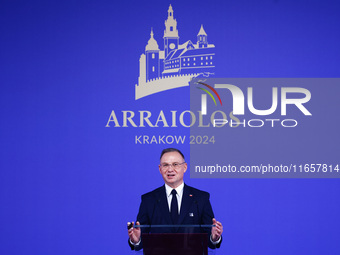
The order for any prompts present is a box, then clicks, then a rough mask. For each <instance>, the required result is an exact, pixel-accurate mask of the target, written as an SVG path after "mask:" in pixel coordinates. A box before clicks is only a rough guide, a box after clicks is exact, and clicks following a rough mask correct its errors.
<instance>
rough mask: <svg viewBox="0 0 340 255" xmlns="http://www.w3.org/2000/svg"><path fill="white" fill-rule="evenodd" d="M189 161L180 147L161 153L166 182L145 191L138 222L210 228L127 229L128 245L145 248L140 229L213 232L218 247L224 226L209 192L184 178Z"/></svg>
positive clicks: (211, 240) (213, 244) (149, 230)
mask: <svg viewBox="0 0 340 255" xmlns="http://www.w3.org/2000/svg"><path fill="white" fill-rule="evenodd" d="M187 167H188V166H187V163H186V162H185V159H184V155H183V154H182V152H181V151H179V150H178V149H174V148H168V149H164V150H163V151H162V153H161V158H160V164H159V171H160V173H161V175H162V176H163V179H164V182H165V185H163V186H162V187H160V188H158V189H155V190H153V191H151V192H149V193H146V194H144V195H142V202H141V205H140V207H139V213H138V216H137V222H136V225H140V224H142V225H190V224H191V225H197V224H198V225H209V224H213V225H215V226H214V227H212V228H211V229H210V228H201V229H200V228H171V227H168V228H146V229H143V230H142V231H141V228H138V227H134V222H132V227H131V228H130V229H129V230H128V234H129V245H130V247H131V249H132V250H140V249H142V248H143V244H142V240H141V232H145V233H183V232H190V233H197V232H208V233H209V234H210V237H209V241H208V246H209V247H210V248H211V249H215V248H219V247H220V245H221V241H222V232H223V226H222V224H221V223H220V222H218V221H216V219H215V218H214V213H213V210H212V208H211V204H210V200H209V196H210V195H209V193H207V192H205V191H201V190H198V189H195V188H192V187H190V186H187V185H186V184H184V182H183V176H184V173H185V172H186V170H187Z"/></svg>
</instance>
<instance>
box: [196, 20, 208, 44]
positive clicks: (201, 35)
mask: <svg viewBox="0 0 340 255" xmlns="http://www.w3.org/2000/svg"><path fill="white" fill-rule="evenodd" d="M197 44H198V47H199V48H206V47H208V35H207V33H206V32H205V31H204V28H203V25H201V29H200V31H199V32H198V34H197Z"/></svg>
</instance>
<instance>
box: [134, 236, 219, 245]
mask: <svg viewBox="0 0 340 255" xmlns="http://www.w3.org/2000/svg"><path fill="white" fill-rule="evenodd" d="M221 239H222V236H220V238H218V240H217V241H216V242H214V241H213V240H212V239H211V235H210V242H212V244H214V245H216V244H218V243H220V242H221ZM130 241H131V240H130ZM139 242H140V241H139Z"/></svg>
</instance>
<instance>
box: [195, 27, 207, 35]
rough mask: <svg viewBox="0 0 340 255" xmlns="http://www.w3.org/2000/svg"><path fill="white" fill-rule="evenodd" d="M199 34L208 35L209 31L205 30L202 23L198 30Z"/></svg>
mask: <svg viewBox="0 0 340 255" xmlns="http://www.w3.org/2000/svg"><path fill="white" fill-rule="evenodd" d="M197 35H205V36H207V33H206V32H205V31H204V28H203V25H201V28H200V31H199V32H198V34H197Z"/></svg>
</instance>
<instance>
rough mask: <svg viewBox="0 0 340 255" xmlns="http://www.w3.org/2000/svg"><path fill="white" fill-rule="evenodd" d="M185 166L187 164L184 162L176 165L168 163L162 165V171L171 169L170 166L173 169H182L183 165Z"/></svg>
mask: <svg viewBox="0 0 340 255" xmlns="http://www.w3.org/2000/svg"><path fill="white" fill-rule="evenodd" d="M183 164H185V162H183V163H177V162H175V163H172V164H168V163H163V164H160V166H161V168H162V169H165V170H166V169H169V168H170V166H172V168H173V169H176V170H177V169H179V168H180V167H181V165H183Z"/></svg>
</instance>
